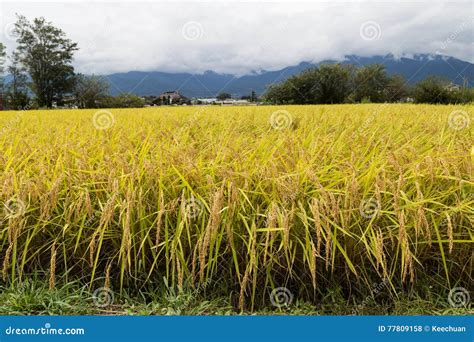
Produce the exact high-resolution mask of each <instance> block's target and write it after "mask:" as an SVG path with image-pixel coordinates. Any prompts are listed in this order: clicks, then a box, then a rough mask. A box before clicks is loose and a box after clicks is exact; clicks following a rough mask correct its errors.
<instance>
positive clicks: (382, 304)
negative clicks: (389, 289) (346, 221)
mask: <svg viewBox="0 0 474 342" xmlns="http://www.w3.org/2000/svg"><path fill="white" fill-rule="evenodd" d="M328 292H330V293H331V294H330V295H328V296H327V297H326V298H324V299H323V303H319V304H318V305H314V304H311V303H309V302H302V301H299V300H296V301H295V302H294V303H291V305H287V306H282V307H280V308H275V307H267V308H262V309H260V310H258V311H255V312H253V314H256V315H469V314H473V312H474V311H473V310H472V309H471V305H469V304H468V305H465V306H463V307H458V308H453V307H452V306H451V305H450V304H449V303H448V301H447V300H446V298H447V296H448V295H447V294H446V293H445V294H443V295H444V296H442V295H440V294H439V293H435V292H433V291H430V292H429V293H428V294H427V298H429V300H427V299H422V298H420V297H418V295H417V294H416V293H414V292H412V293H406V294H400V297H399V298H398V299H397V300H396V301H394V302H393V301H387V298H386V297H385V299H380V298H379V297H378V296H374V298H373V300H371V301H368V302H367V303H366V305H364V306H363V307H362V306H360V305H358V306H357V305H350V304H348V302H347V300H345V299H344V298H343V297H342V296H340V295H335V294H336V293H337V292H338V291H337V290H331V291H328ZM208 295H209V294H206V293H201V294H196V292H195V291H185V292H181V293H176V292H174V291H173V290H172V289H169V288H167V289H166V288H165V289H163V288H162V289H156V290H155V291H153V292H151V293H150V292H144V293H140V294H139V295H135V296H130V295H128V294H125V293H124V294H122V295H120V294H118V293H115V294H114V295H113V297H111V298H109V300H110V302H109V303H104V302H103V301H101V299H99V298H98V297H97V294H96V293H94V292H90V291H89V290H88V289H87V287H86V286H83V285H80V284H79V283H77V282H71V283H68V284H62V285H61V286H57V287H56V288H55V289H50V288H49V287H48V285H47V283H45V282H44V281H39V280H38V279H29V280H28V281H26V282H24V283H22V284H21V285H19V286H17V287H16V288H4V287H0V315H238V314H241V312H240V311H238V310H236V309H235V307H234V306H233V304H232V301H231V300H229V298H226V297H215V296H213V295H212V294H210V296H209V298H208Z"/></svg>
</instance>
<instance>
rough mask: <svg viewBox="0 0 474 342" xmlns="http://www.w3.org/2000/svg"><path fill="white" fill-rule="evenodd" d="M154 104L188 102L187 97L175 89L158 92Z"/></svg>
mask: <svg viewBox="0 0 474 342" xmlns="http://www.w3.org/2000/svg"><path fill="white" fill-rule="evenodd" d="M153 103H154V104H158V105H174V104H180V105H182V104H188V103H190V101H189V99H188V98H187V97H185V96H183V95H181V94H180V93H179V92H178V91H177V90H175V91H166V92H164V93H162V94H160V95H159V96H158V97H156V98H155V100H154V101H153Z"/></svg>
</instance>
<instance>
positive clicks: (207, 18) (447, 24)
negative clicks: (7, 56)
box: [0, 0, 474, 74]
mask: <svg viewBox="0 0 474 342" xmlns="http://www.w3.org/2000/svg"><path fill="white" fill-rule="evenodd" d="M0 8H1V15H0V16H1V19H2V21H1V23H2V26H1V27H2V32H1V35H2V41H3V42H6V44H7V47H8V48H9V50H10V51H11V50H12V49H13V48H14V42H13V41H11V40H8V39H7V37H6V36H5V32H3V31H5V30H4V28H5V27H6V26H8V24H9V23H11V22H13V21H14V20H15V13H21V14H23V15H25V16H27V17H28V18H30V19H31V18H34V17H38V16H43V17H45V18H46V19H48V20H50V21H52V22H53V23H54V24H55V25H57V26H59V27H61V28H62V29H63V30H64V31H66V32H67V34H68V36H69V37H70V38H71V39H73V40H74V41H76V42H78V43H79V46H80V51H78V52H77V54H76V59H75V66H76V69H77V70H78V71H80V72H83V73H96V74H102V73H112V72H123V71H130V70H142V71H150V70H160V71H173V72H179V71H182V72H203V71H205V70H214V71H216V72H225V73H236V74H244V73H249V72H251V71H252V70H260V69H266V70H272V69H279V68H282V67H285V66H288V65H294V64H298V63H299V62H301V61H320V60H323V59H328V58H332V59H334V58H342V57H343V56H344V55H347V54H358V55H363V56H369V55H373V54H386V53H394V54H396V55H402V54H416V53H436V52H437V51H439V52H441V53H443V54H446V55H452V56H454V57H457V58H460V59H463V60H467V61H470V62H474V46H473V41H474V39H473V35H474V26H473V24H474V9H473V3H472V1H469V0H468V1H447V0H446V1H387V0H385V1H355V0H354V1H246V2H243V1H208V2H204V1H119V2H112V1H101V2H98V1H77V0H76V1H67V2H66V1H58V0H56V1H53V2H42V1H33V2H24V1H14V2H13V1H4V0H1V7H0ZM366 22H375V23H376V24H377V26H376V29H377V30H378V27H379V28H380V31H379V32H376V37H375V38H373V39H372V38H370V37H369V38H370V39H364V38H367V37H363V36H361V25H363V24H364V23H366ZM187 23H191V24H189V25H187V26H185V25H186V24H187ZM183 27H184V28H185V30H184V32H183Z"/></svg>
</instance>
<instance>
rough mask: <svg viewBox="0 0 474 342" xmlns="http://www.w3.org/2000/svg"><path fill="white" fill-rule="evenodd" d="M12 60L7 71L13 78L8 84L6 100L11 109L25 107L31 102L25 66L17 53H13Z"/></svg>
mask: <svg viewBox="0 0 474 342" xmlns="http://www.w3.org/2000/svg"><path fill="white" fill-rule="evenodd" d="M10 60H11V63H10V65H9V66H8V68H7V71H8V74H9V75H10V77H11V80H10V82H9V83H8V85H7V86H6V102H7V103H8V107H9V108H11V109H16V110H20V109H25V108H26V107H27V106H28V104H29V102H30V98H29V96H28V76H27V75H26V73H25V72H26V70H25V67H24V66H23V65H21V63H20V61H19V56H18V54H17V53H13V54H12V56H11V58H10Z"/></svg>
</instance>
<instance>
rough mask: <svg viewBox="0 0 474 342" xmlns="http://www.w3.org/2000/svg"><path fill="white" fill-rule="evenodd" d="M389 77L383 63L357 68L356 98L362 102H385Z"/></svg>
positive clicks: (355, 81)
mask: <svg viewBox="0 0 474 342" xmlns="http://www.w3.org/2000/svg"><path fill="white" fill-rule="evenodd" d="M388 83H389V77H388V75H387V72H386V71H385V66H384V65H382V64H370V65H367V66H363V67H362V68H360V69H358V70H357V73H356V75H355V79H354V87H355V90H354V98H355V100H356V101H358V102H360V101H362V100H370V101H371V102H384V101H385V100H386V94H387V93H386V89H387V85H388Z"/></svg>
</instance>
